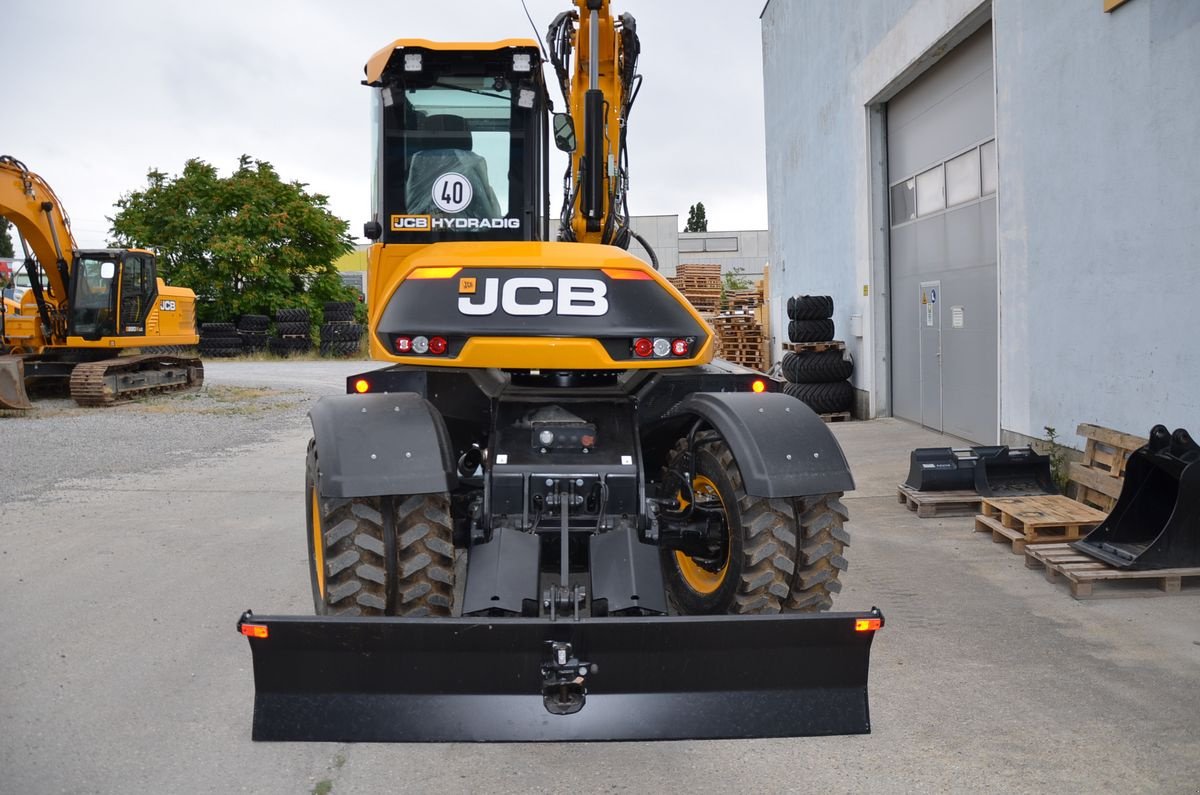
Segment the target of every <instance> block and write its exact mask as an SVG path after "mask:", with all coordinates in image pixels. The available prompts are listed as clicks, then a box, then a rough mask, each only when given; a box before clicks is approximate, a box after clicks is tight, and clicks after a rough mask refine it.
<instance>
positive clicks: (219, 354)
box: [200, 345, 242, 359]
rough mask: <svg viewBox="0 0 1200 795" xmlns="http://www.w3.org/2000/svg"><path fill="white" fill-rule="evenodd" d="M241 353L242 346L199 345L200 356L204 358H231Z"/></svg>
mask: <svg viewBox="0 0 1200 795" xmlns="http://www.w3.org/2000/svg"><path fill="white" fill-rule="evenodd" d="M241 355H242V347H241V346H240V345H239V346H237V347H233V346H217V345H213V346H209V347H205V346H204V345H201V346H200V357H201V358H205V359H232V358H234V357H236V356H241Z"/></svg>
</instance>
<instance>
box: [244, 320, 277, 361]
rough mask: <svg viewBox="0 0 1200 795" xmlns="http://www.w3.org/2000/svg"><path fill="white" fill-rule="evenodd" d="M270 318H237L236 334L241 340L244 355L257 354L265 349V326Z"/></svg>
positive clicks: (268, 323)
mask: <svg viewBox="0 0 1200 795" xmlns="http://www.w3.org/2000/svg"><path fill="white" fill-rule="evenodd" d="M270 322H271V318H269V317H267V316H266V315H242V316H241V317H240V318H238V322H237V332H238V336H239V337H241V339H242V351H243V352H244V353H258V352H259V351H264V350H266V349H267V326H269V325H270Z"/></svg>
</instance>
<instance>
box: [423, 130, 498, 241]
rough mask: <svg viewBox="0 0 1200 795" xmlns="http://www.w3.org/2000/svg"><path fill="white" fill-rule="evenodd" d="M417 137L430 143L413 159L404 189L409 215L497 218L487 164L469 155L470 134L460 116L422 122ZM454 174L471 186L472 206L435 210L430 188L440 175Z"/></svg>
mask: <svg viewBox="0 0 1200 795" xmlns="http://www.w3.org/2000/svg"><path fill="white" fill-rule="evenodd" d="M420 137H421V138H424V139H426V140H427V141H429V143H428V144H427V145H425V146H423V147H422V148H421V150H420V151H417V152H415V153H414V154H413V156H412V161H411V162H410V163H409V166H408V180H407V185H406V187H405V191H406V194H407V198H408V201H407V207H408V212H410V213H422V214H424V213H428V214H437V215H449V216H452V217H455V218H499V217H500V216H501V213H500V203H499V202H498V201H496V194H495V192H494V191H493V190H492V183H491V181H490V180H488V173H487V160H485V159H484V158H483V157H482V156H481V155H478V154H476V153H475V152H473V151H471V148H472V146H473V141H472V139H471V130H470V129H469V128H468V127H467V121H466V119H464V118H463V117H462V116H455V115H452V114H449V113H442V114H437V115H433V116H427V117H425V119H423V120H422V122H421V128H420ZM449 173H457V174H461V175H462V176H464V177H465V178H466V179H467V181H468V182H469V183H470V184H471V202H470V204H468V205H467V206H466V207H464V208H463V209H462V210H459V211H458V212H455V213H448V212H446V211H445V210H443V209H442V208H440V207H438V205H437V203H436V202H435V201H434V197H433V187H434V184H435V183H436V182H437V180H438V177H441V176H442V175H443V174H449Z"/></svg>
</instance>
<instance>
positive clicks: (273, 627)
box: [238, 609, 883, 742]
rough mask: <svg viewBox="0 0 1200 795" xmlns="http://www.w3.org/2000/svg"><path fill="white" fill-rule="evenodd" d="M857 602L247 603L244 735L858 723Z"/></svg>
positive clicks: (434, 735) (751, 728) (733, 732)
mask: <svg viewBox="0 0 1200 795" xmlns="http://www.w3.org/2000/svg"><path fill="white" fill-rule="evenodd" d="M882 625H883V616H882V614H881V613H880V612H879V611H878V610H874V609H873V610H872V611H870V612H867V613H790V614H784V615H772V616H757V615H756V616H712V617H710V616H680V617H669V618H668V617H662V616H657V617H620V618H583V619H580V620H578V621H571V620H559V621H548V620H545V619H536V618H500V619H479V618H440V619H412V618H343V617H332V618H330V617H307V616H303V617H301V616H283V617H280V616H255V615H252V614H250V613H249V612H247V613H245V614H244V615H243V616H242V618H241V620H240V621H239V622H238V628H239V631H240V632H241V633H242V634H244V635H246V636H247V637H248V638H249V641H250V649H251V652H252V654H253V657H254V685H255V696H254V729H253V737H254V739H255V740H293V741H295V740H301V741H318V742H493V741H499V742H537V741H578V740H674V739H710V738H712V739H715V738H729V737H793V736H807V735H829V734H864V733H867V732H869V731H870V730H871V723H870V718H869V715H868V711H867V670H868V665H869V656H870V649H871V640H872V638H873V636H874V634H875V630H876V629H879V628H880V627H882Z"/></svg>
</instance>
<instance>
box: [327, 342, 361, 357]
mask: <svg viewBox="0 0 1200 795" xmlns="http://www.w3.org/2000/svg"><path fill="white" fill-rule="evenodd" d="M358 352H359V343H358V342H356V341H354V340H322V341H321V355H322V356H338V357H346V358H349V357H351V356H357V355H358Z"/></svg>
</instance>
